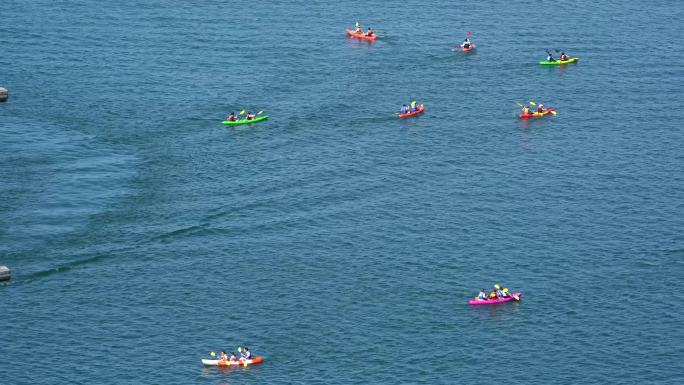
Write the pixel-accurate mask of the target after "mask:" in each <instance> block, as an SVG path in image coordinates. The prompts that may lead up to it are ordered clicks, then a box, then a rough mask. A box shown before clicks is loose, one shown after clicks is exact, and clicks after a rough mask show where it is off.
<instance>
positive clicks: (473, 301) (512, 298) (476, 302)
mask: <svg viewBox="0 0 684 385" xmlns="http://www.w3.org/2000/svg"><path fill="white" fill-rule="evenodd" d="M515 297H518V299H519V298H520V297H522V293H513V294H511V296H510V297H506V298H494V299H484V300H479V299H471V300H470V301H468V303H469V304H471V305H493V304H495V303H504V302H510V301H515Z"/></svg>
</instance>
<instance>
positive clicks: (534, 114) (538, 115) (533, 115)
mask: <svg viewBox="0 0 684 385" xmlns="http://www.w3.org/2000/svg"><path fill="white" fill-rule="evenodd" d="M553 111H556V109H555V108H547V109H545V110H544V112H536V111H535V112H532V113H529V114H518V117H519V118H520V119H528V118H541V117H542V116H544V115H548V114H550V113H551V112H553Z"/></svg>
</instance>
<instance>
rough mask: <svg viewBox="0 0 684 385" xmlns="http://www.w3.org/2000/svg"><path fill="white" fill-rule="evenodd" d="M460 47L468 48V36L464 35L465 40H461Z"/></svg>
mask: <svg viewBox="0 0 684 385" xmlns="http://www.w3.org/2000/svg"><path fill="white" fill-rule="evenodd" d="M461 47H463V48H466V49H468V48H470V38H468V37H466V38H465V40H463V44H461Z"/></svg>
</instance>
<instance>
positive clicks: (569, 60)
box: [539, 57, 579, 66]
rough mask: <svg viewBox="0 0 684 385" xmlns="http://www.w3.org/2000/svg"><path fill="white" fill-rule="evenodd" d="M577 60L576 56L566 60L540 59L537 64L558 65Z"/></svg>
mask: <svg viewBox="0 0 684 385" xmlns="http://www.w3.org/2000/svg"><path fill="white" fill-rule="evenodd" d="M578 60H579V58H578V57H571V58H570V59H568V60H554V61H540V62H539V64H541V65H547V66H553V65H560V64H570V63H577V61H578Z"/></svg>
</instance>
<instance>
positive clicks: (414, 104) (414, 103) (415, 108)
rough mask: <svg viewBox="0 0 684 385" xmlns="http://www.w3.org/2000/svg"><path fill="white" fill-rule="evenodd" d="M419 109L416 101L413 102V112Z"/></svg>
mask: <svg viewBox="0 0 684 385" xmlns="http://www.w3.org/2000/svg"><path fill="white" fill-rule="evenodd" d="M417 109H418V107H416V101H415V100H414V101H412V102H411V112H413V111H416V110H417Z"/></svg>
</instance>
